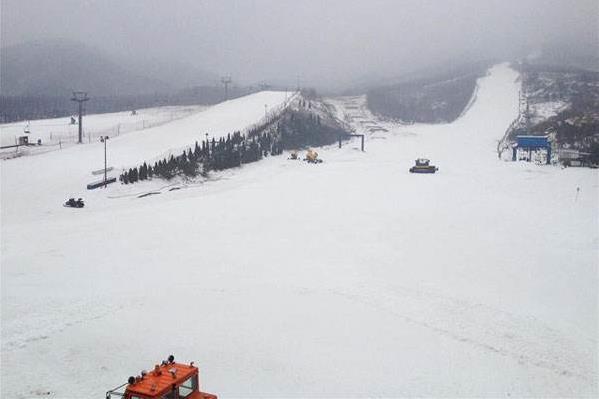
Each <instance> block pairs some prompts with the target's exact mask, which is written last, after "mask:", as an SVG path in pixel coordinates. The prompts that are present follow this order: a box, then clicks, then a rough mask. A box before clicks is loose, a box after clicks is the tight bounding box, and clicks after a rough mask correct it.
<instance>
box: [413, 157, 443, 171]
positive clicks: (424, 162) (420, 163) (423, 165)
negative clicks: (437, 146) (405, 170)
mask: <svg viewBox="0 0 599 399" xmlns="http://www.w3.org/2000/svg"><path fill="white" fill-rule="evenodd" d="M430 162H431V161H430V160H428V159H426V158H418V159H417V160H416V162H415V163H416V164H415V165H414V166H412V167H411V168H410V173H435V172H436V171H438V170H439V168H438V167H436V166H435V165H431V164H430Z"/></svg>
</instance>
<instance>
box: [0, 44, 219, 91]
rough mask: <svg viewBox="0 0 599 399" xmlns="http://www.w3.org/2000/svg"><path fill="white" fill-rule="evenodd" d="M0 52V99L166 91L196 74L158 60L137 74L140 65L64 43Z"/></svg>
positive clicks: (20, 46) (204, 78) (203, 78)
mask: <svg viewBox="0 0 599 399" xmlns="http://www.w3.org/2000/svg"><path fill="white" fill-rule="evenodd" d="M0 51H1V53H2V57H0V58H1V63H0V68H1V72H2V73H1V74H0V94H1V95H3V96H67V95H70V93H71V92H72V91H73V90H85V91H88V92H89V93H90V94H91V95H93V96H130V95H141V94H151V93H170V92H173V91H176V90H178V89H180V88H181V85H183V84H185V82H182V81H181V76H182V75H185V76H193V75H194V73H195V72H196V71H187V74H185V73H184V70H185V69H186V66H180V65H176V64H172V65H171V64H168V63H164V62H163V63H162V65H160V66H157V65H156V64H157V63H156V62H152V63H151V66H150V67H148V68H143V69H144V70H143V71H141V72H140V71H139V70H140V69H142V67H141V66H140V65H141V63H140V62H125V61H122V60H121V61H118V60H117V59H116V58H115V57H112V56H110V55H107V54H105V53H104V52H102V51H101V50H97V49H95V48H93V47H89V46H86V45H84V44H82V43H78V42H72V41H66V40H44V41H34V42H27V43H23V44H17V45H12V46H9V47H6V48H2V49H1V50H0ZM123 65H127V67H124V66H123ZM136 65H137V66H136ZM146 71H149V73H146ZM195 75H196V76H198V80H199V81H207V80H209V79H213V76H211V75H209V74H206V73H204V72H201V71H200V72H198V73H195ZM204 75H206V76H204ZM171 76H172V77H173V81H174V83H172V82H170V79H169V78H170V77H171ZM175 78H178V79H175Z"/></svg>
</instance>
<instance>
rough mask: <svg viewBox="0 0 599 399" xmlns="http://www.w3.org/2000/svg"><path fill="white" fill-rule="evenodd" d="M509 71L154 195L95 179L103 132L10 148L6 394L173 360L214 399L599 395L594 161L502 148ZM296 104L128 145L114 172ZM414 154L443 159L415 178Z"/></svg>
mask: <svg viewBox="0 0 599 399" xmlns="http://www.w3.org/2000/svg"><path fill="white" fill-rule="evenodd" d="M517 77H518V76H517V73H516V72H514V71H513V70H511V69H510V68H508V67H507V66H505V65H499V66H496V67H494V68H492V69H491V70H490V73H489V75H488V76H486V77H484V78H482V79H480V80H479V87H478V91H477V96H476V100H475V102H474V103H473V105H472V107H471V108H470V109H469V110H468V112H467V113H465V115H463V116H462V117H461V118H460V119H458V120H457V121H456V122H454V123H452V124H447V125H435V126H430V125H412V126H401V125H397V124H392V123H384V122H381V121H373V122H374V123H373V124H376V125H379V126H383V127H384V128H386V129H387V130H389V131H388V132H383V131H376V133H369V132H368V131H367V139H366V152H364V153H362V152H360V151H359V150H358V148H359V142H357V141H356V142H354V141H352V142H351V143H349V144H347V143H346V144H344V146H343V148H341V149H339V148H337V146H331V147H328V148H321V149H318V152H319V153H320V155H321V157H322V158H323V159H324V160H325V162H324V163H322V164H319V165H312V164H307V163H304V162H301V161H291V160H287V156H285V155H283V156H280V157H269V158H267V159H265V160H264V161H261V162H258V163H255V164H249V165H244V166H243V167H242V168H238V169H233V170H229V171H225V172H222V173H214V174H212V178H211V179H209V180H207V181H204V182H202V184H200V183H199V182H198V183H197V184H195V185H193V184H190V185H187V186H186V187H187V188H186V189H181V190H177V191H165V192H162V194H159V195H152V196H148V197H144V198H137V196H135V195H132V194H133V191H132V190H138V191H139V192H143V191H144V190H145V191H151V190H154V189H155V188H156V187H157V186H160V185H166V183H165V182H160V181H157V180H155V181H152V182H148V183H138V184H137V185H132V186H130V187H129V186H128V188H127V189H126V190H125V189H124V188H123V187H124V186H114V187H109V188H108V189H106V190H96V191H94V192H86V191H85V190H84V185H85V183H87V182H88V180H89V179H90V178H91V175H90V174H89V171H90V170H93V169H97V168H100V167H102V164H101V161H103V158H102V156H103V152H102V147H101V144H90V145H85V146H75V147H72V148H69V149H68V150H63V151H55V152H53V153H48V154H43V155H38V156H32V157H22V158H19V159H14V160H9V161H4V162H2V163H1V167H2V274H1V277H2V371H1V377H2V385H1V394H2V395H1V396H2V397H6V398H25V397H40V396H41V397H51V398H97V397H103V395H104V392H105V391H106V390H108V389H110V388H113V387H114V386H116V385H119V384H121V383H123V382H125V380H126V378H127V377H128V376H129V375H133V374H138V373H139V371H140V370H141V369H148V368H151V367H152V366H153V365H154V364H155V363H156V362H158V361H160V360H161V359H164V358H166V356H168V355H169V354H170V353H173V354H175V356H176V358H177V359H178V360H180V361H191V360H195V361H196V364H199V366H200V368H201V373H202V374H201V376H202V388H203V389H204V390H207V391H208V392H214V393H217V394H219V396H220V397H223V398H227V397H306V396H311V397H332V396H335V397H347V396H351V397H358V396H359V397H362V396H369V397H372V396H378V397H381V396H384V397H412V396H427V397H448V396H449V397H465V396H470V397H472V396H475V397H507V396H512V397H522V396H527V397H530V396H534V397H549V396H559V397H564V396H568V397H573V396H574V397H596V396H597V395H598V394H599V392H598V388H597V371H598V362H597V349H598V347H597V336H598V331H597V322H598V318H597V313H598V309H597V294H598V271H597V268H598V246H599V229H598V225H597V223H598V220H599V212H598V206H597V204H598V200H599V187H598V186H599V179H598V177H599V175H598V173H597V171H596V170H590V169H576V168H568V169H560V168H559V167H553V166H538V165H534V164H528V163H512V162H504V161H500V160H498V159H497V154H496V152H495V149H496V144H497V140H498V139H500V138H501V136H502V135H503V133H504V131H505V129H506V127H507V126H508V125H509V124H510V122H511V121H512V120H513V119H514V118H515V117H516V115H517V109H518V89H519V85H518V83H517ZM285 97H286V95H285V94H284V93H273V92H270V93H268V92H267V93H259V94H255V95H252V96H248V97H245V98H241V99H237V100H233V101H229V102H227V103H223V104H220V105H217V106H215V107H212V108H209V109H207V110H205V111H202V112H199V113H197V114H194V115H193V116H190V117H188V118H185V119H181V120H179V121H176V122H172V123H169V124H167V125H163V126H161V127H159V128H156V129H150V130H145V131H141V132H136V133H131V134H128V135H125V136H122V137H119V138H116V139H114V141H110V142H109V146H110V147H109V148H110V153H109V159H110V161H109V164H111V165H114V166H116V167H120V166H126V167H128V166H131V164H132V163H135V162H139V161H142V160H145V159H147V158H148V157H156V156H158V155H159V154H161V153H165V152H168V151H169V150H173V151H174V149H176V148H180V147H181V146H185V145H188V144H191V143H189V141H192V142H193V140H195V139H196V138H197V139H201V138H202V136H203V134H204V133H205V132H209V133H210V134H211V135H212V134H214V135H217V134H226V133H227V132H228V131H232V130H234V129H242V128H243V127H245V126H247V125H248V124H251V123H254V122H256V121H257V120H259V119H260V118H261V116H262V115H263V113H264V104H272V105H271V106H274V104H275V103H277V104H282V103H283V102H284V101H285ZM348 101H349V100H347V99H333V100H331V102H332V103H333V104H334V105H335V106H337V107H338V112H339V113H343V112H344V111H343V107H344V104H347V103H348ZM351 101H354V100H351ZM352 109H353V107H352ZM348 112H349V111H348ZM373 124H371V125H373ZM354 126H355V127H356V129H357V130H358V131H360V129H362V127H361V125H360V124H359V123H357V122H354ZM371 127H372V126H371ZM165 138H168V140H167V139H165ZM421 156H424V157H430V158H431V161H432V163H434V164H435V165H437V166H439V168H440V170H439V172H438V173H437V174H435V175H412V174H410V173H408V169H409V167H410V166H412V164H413V162H414V159H415V158H417V157H421ZM123 190H124V191H123ZM127 193H128V194H130V195H126V194H127ZM68 196H83V197H84V198H85V199H86V203H87V205H86V207H85V208H84V209H68V208H64V207H62V206H61V204H62V202H63V201H64V200H65V199H66V198H67V197H68ZM48 392H49V394H47V393H48Z"/></svg>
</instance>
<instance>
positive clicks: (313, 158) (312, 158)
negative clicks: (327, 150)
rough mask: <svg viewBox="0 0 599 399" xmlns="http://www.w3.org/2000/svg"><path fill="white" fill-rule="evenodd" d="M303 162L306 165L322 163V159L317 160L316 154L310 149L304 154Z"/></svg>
mask: <svg viewBox="0 0 599 399" xmlns="http://www.w3.org/2000/svg"><path fill="white" fill-rule="evenodd" d="M304 161H306V162H308V163H322V159H320V158H318V153H317V152H316V151H314V150H313V149H311V148H310V149H309V150H308V152H306V158H304Z"/></svg>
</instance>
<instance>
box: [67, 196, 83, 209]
mask: <svg viewBox="0 0 599 399" xmlns="http://www.w3.org/2000/svg"><path fill="white" fill-rule="evenodd" d="M64 206H66V207H67V208H83V207H84V206H85V204H84V203H83V199H81V198H78V199H77V200H76V201H75V198H69V200H68V201H67V202H65V203H64Z"/></svg>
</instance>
